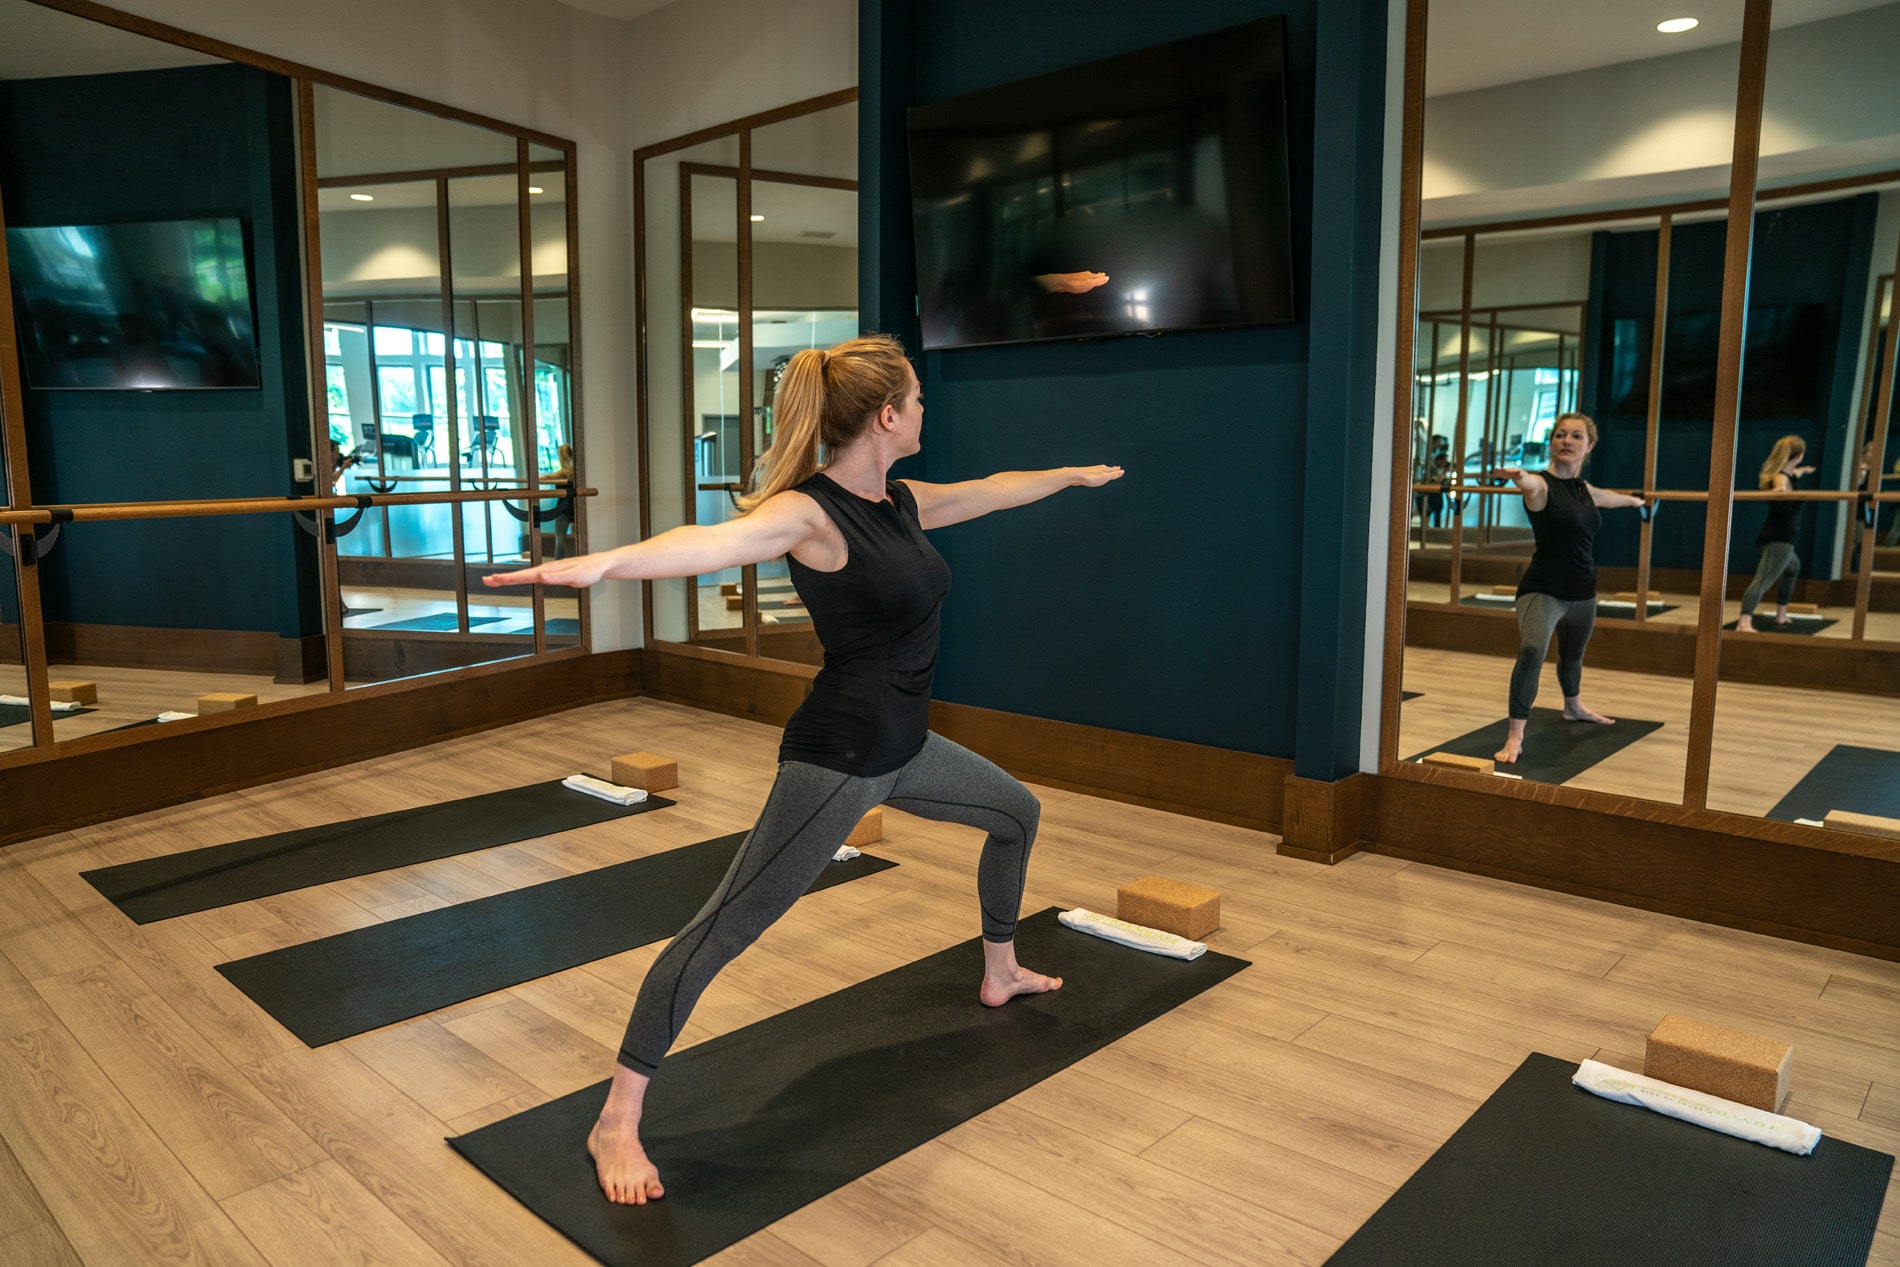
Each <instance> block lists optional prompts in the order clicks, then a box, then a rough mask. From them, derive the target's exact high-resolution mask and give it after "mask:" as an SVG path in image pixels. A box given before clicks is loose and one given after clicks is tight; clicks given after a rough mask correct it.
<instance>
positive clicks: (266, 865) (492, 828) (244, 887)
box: [80, 779, 673, 924]
mask: <svg viewBox="0 0 1900 1267" xmlns="http://www.w3.org/2000/svg"><path fill="white" fill-rule="evenodd" d="M671 804H673V802H672V801H669V800H667V799H666V798H665V797H663V796H649V797H647V799H646V800H644V801H642V802H640V803H639V804H638V805H615V804H614V803H613V802H611V801H603V800H601V799H600V798H598V797H593V796H588V795H586V794H585V793H581V792H576V791H573V790H572V789H570V788H565V787H562V786H561V782H560V780H559V779H556V780H554V781H552V782H549V783H530V784H529V785H528V786H526V787H517V788H509V789H508V790H507V791H505V792H489V793H486V794H484V795H481V796H465V797H463V798H462V799H461V800H458V801H443V802H441V803H440V804H436V805H423V806H419V807H417V808H415V809H401V810H396V811H395V812H393V813H389V814H376V815H373V816H371V817H369V818H352V819H347V820H345V821H343V822H340V823H325V824H324V825H323V826H321V827H303V828H299V829H298V830H296V831H286V832H278V833H277V834H275V835H272V836H258V837H255V838H254V839H251V840H239V841H233V842H232V843H231V844H228V845H213V846H211V847H210V848H208V849H193V850H191V851H189V852H187V853H175V854H167V855H166V856H165V857H162V858H147V859H145V860H143V861H140V862H127V863H123V864H121V865H120V866H116V867H101V868H100V869H98V870H97V871H82V872H81V873H80V874H81V875H82V876H84V877H85V878H86V879H87V880H89V881H91V882H92V887H93V888H95V889H97V890H99V892H101V893H103V894H104V895H105V896H106V897H107V898H109V899H111V901H112V902H113V904H114V905H116V906H117V907H118V908H119V909H120V910H121V911H124V912H125V913H126V915H128V916H129V917H131V919H132V920H133V922H134V923H139V924H149V923H151V922H152V921H153V920H159V919H171V918H172V917H173V916H177V915H189V914H191V913H192V912H193V911H208V910H210V909H211V908H213V907H216V906H229V905H231V904H232V903H233V902H248V901H250V900H251V899H252V898H260V897H269V896H270V895H271V894H273V893H285V892H288V891H289V890H291V889H304V888H309V887H310V886H311V885H313V884H328V883H329V882H330V881H332V880H347V879H349V878H350V877H351V876H358V875H369V874H371V873H372V872H376V871H388V870H390V869H392V868H394V867H406V866H408V865H409V864H410V863H412V862H427V861H429V860H430V859H432V858H451V857H454V856H455V855H456V854H463V853H473V852H475V851H476V850H477V849H488V848H492V847H493V846H495V845H510V844H513V843H514V842H515V841H517V840H533V839H534V838H535V837H536V836H551V835H553V834H554V833H555V832H559V831H569V830H571V829H573V828H576V827H586V826H589V825H590V824H593V823H604V822H607V821H608V820H610V819H615V818H625V817H627V816H628V815H630V814H643V813H645V812H646V811H647V810H650V809H663V808H665V807H666V806H668V805H671Z"/></svg>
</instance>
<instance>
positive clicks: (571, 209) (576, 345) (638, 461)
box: [562, 153, 647, 647]
mask: <svg viewBox="0 0 1900 1267" xmlns="http://www.w3.org/2000/svg"><path fill="white" fill-rule="evenodd" d="M576 161H577V160H576V158H575V156H574V155H573V154H571V153H570V154H569V155H568V156H567V165H566V172H565V174H564V176H563V182H564V189H563V191H562V192H563V194H564V197H565V201H564V203H563V210H562V215H563V218H564V219H565V220H566V222H567V431H568V436H567V439H568V443H569V444H571V445H573V446H574V482H575V483H576V484H579V485H580V486H582V487H583V488H584V487H586V486H587V478H586V470H587V465H586V464H587V446H586V444H585V443H584V442H583V433H584V431H585V430H586V428H584V427H582V426H581V419H582V418H583V417H584V416H585V412H586V411H585V409H584V407H583V404H582V399H581V397H582V392H581V383H582V379H581V222H580V205H581V203H580V195H581V187H580V174H579V173H578V172H577V171H576V170H575V164H576ZM642 355H643V356H644V353H643V354H642ZM644 364H645V362H644V360H643V361H642V366H643V371H642V372H644ZM641 390H642V392H644V390H645V384H644V382H643V383H642V386H641ZM643 418H644V416H643ZM642 426H643V428H644V421H643V423H642ZM644 434H645V433H644V430H643V431H642V435H643V436H644ZM642 444H644V440H643V441H642ZM646 461H647V455H646V449H645V448H644V447H642V448H641V450H640V452H639V455H638V456H637V457H636V458H635V459H634V469H636V470H644V469H645V468H646ZM639 485H640V488H639V503H640V514H641V518H642V521H643V522H644V520H645V516H646V503H647V490H646V481H645V480H641V481H639ZM587 535H588V534H587V503H586V501H584V500H580V499H577V500H576V501H575V503H574V549H575V550H576V551H577V552H578V553H581V554H586V553H587V548H588V547H587ZM579 593H580V601H581V607H580V615H581V644H582V645H583V646H588V647H591V646H593V643H594V607H593V603H594V595H593V591H592V590H591V589H584V590H581V591H579Z"/></svg>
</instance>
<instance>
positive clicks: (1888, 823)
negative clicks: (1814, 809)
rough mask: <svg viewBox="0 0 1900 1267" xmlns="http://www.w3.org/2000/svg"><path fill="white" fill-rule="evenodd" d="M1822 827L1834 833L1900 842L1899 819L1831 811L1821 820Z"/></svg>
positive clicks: (1845, 811) (1839, 810) (1847, 811)
mask: <svg viewBox="0 0 1900 1267" xmlns="http://www.w3.org/2000/svg"><path fill="white" fill-rule="evenodd" d="M1821 825H1822V826H1823V827H1832V828H1833V829H1834V830H1836V831H1857V832H1860V833H1861V834H1862V835H1864V836H1885V837H1886V838H1887V839H1889V840H1900V818H1882V817H1881V816H1880V815H1878V814H1856V813H1854V812H1853V811H1852V810H1845V809H1831V810H1829V811H1828V812H1827V817H1826V818H1823V819H1822V820H1821Z"/></svg>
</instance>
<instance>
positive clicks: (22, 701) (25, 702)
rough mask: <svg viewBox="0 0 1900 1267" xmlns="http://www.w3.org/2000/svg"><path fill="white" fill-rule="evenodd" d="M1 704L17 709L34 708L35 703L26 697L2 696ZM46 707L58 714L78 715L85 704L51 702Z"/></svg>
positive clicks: (60, 701)
mask: <svg viewBox="0 0 1900 1267" xmlns="http://www.w3.org/2000/svg"><path fill="white" fill-rule="evenodd" d="M0 704H11V705H13V706H14V707H15V708H31V707H33V701H32V700H30V699H27V698H26V697H25V696H24V695H0ZM46 706H47V707H48V708H50V709H52V710H53V711H54V712H56V713H76V712H78V711H79V710H80V709H82V708H84V707H85V705H84V704H79V703H75V702H73V701H71V700H51V701H48V703H47V705H46Z"/></svg>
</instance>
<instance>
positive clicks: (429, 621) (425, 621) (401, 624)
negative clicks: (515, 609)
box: [372, 612, 501, 633]
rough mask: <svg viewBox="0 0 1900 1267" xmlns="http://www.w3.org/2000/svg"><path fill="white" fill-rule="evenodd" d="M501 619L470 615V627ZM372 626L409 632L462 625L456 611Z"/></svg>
mask: <svg viewBox="0 0 1900 1267" xmlns="http://www.w3.org/2000/svg"><path fill="white" fill-rule="evenodd" d="M500 619H501V617H500V616H470V617H469V618H468V627H469V628H470V629H473V628H475V627H476V626H477V625H492V624H494V623H495V622H496V621H498V620H500ZM372 628H375V629H398V630H402V631H404V632H407V633H459V632H461V629H460V626H458V625H457V623H456V620H455V613H454V612H437V613H436V614H435V615H433V616H418V617H416V618H415V619H414V620H398V621H396V622H394V623H393V624H388V625H374V626H372Z"/></svg>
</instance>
